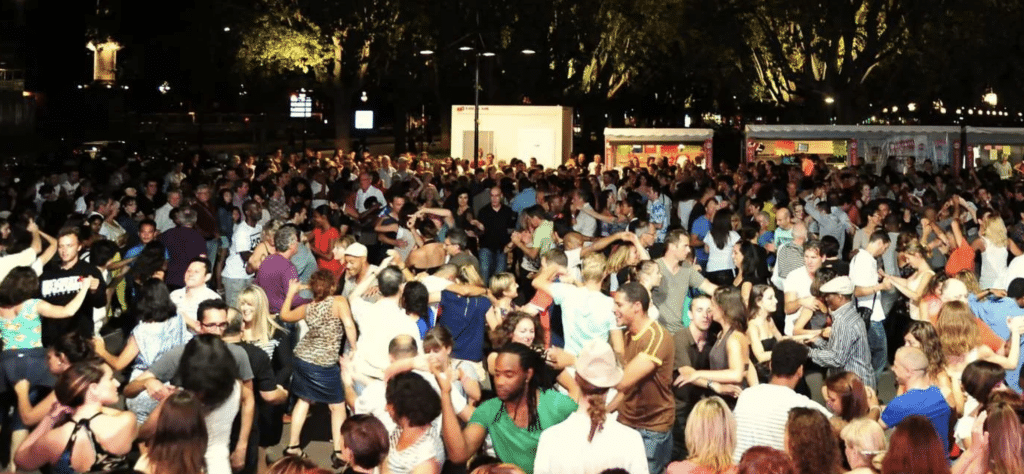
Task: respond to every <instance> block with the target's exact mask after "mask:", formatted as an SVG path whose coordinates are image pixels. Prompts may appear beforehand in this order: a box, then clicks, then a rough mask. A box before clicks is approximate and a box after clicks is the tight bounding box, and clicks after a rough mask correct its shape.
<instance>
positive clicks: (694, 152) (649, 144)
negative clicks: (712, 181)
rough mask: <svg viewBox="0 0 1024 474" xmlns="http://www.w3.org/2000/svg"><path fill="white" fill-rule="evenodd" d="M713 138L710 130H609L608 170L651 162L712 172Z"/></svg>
mask: <svg viewBox="0 0 1024 474" xmlns="http://www.w3.org/2000/svg"><path fill="white" fill-rule="evenodd" d="M713 135H714V131H713V130H711V129H709V128H606V129H604V148H605V168H623V167H626V166H629V165H630V163H631V162H633V163H639V164H640V166H647V163H648V160H649V159H651V158H654V159H655V160H661V159H662V158H668V162H669V164H671V165H675V164H677V163H682V162H691V163H693V164H696V165H697V166H700V167H702V168H710V167H711V165H712V161H713V155H712V145H711V143H712V136H713Z"/></svg>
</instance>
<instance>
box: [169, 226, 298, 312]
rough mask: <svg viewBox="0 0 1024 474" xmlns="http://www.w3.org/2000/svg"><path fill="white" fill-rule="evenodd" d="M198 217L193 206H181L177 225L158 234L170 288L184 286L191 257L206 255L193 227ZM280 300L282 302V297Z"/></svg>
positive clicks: (199, 233)
mask: <svg viewBox="0 0 1024 474" xmlns="http://www.w3.org/2000/svg"><path fill="white" fill-rule="evenodd" d="M198 219H199V214H198V213H196V210H195V209H194V208H192V207H191V206H183V207H181V208H179V209H178V225H177V226H175V227H172V228H171V229H169V230H168V231H167V232H164V233H163V234H162V235H161V236H160V241H161V242H163V244H164V247H165V248H166V249H167V253H168V254H170V259H169V260H168V261H167V273H166V274H165V276H164V281H166V282H167V288H168V289H170V290H176V289H178V288H181V287H183V286H185V269H187V268H188V264H189V262H191V261H192V259H193V258H196V257H199V256H206V240H205V239H203V234H202V233H201V232H199V231H198V230H196V228H195V227H196V220H198ZM281 302H284V299H283V298H282V299H281Z"/></svg>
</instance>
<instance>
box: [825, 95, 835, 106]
mask: <svg viewBox="0 0 1024 474" xmlns="http://www.w3.org/2000/svg"><path fill="white" fill-rule="evenodd" d="M825 103H826V104H829V105H832V104H834V103H836V99H834V98H833V97H832V96H825Z"/></svg>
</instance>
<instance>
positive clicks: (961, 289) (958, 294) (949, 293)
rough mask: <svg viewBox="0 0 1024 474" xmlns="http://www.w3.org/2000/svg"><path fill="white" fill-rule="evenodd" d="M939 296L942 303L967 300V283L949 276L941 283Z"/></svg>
mask: <svg viewBox="0 0 1024 474" xmlns="http://www.w3.org/2000/svg"><path fill="white" fill-rule="evenodd" d="M939 298H940V299H941V300H942V302H943V303H949V302H950V301H963V302H967V285H965V284H964V282H962V281H960V280H957V279H956V278H950V279H948V280H946V281H945V282H943V283H942V287H941V291H940V293H939Z"/></svg>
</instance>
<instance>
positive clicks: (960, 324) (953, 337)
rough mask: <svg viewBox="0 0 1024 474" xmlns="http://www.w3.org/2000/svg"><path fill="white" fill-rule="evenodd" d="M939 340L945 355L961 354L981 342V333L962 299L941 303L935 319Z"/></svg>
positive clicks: (968, 307) (969, 309) (972, 314)
mask: <svg viewBox="0 0 1024 474" xmlns="http://www.w3.org/2000/svg"><path fill="white" fill-rule="evenodd" d="M935 329H936V331H937V332H938V333H939V342H940V343H941V344H942V351H943V352H945V354H946V357H955V356H962V355H964V354H966V353H968V352H970V351H971V350H972V349H974V348H975V347H978V346H979V345H980V344H981V334H980V332H979V331H978V325H977V324H975V322H974V313H972V312H971V308H970V306H967V303H964V302H962V301H950V302H948V303H945V304H943V305H942V309H940V310H939V317H938V319H937V320H936V321H935Z"/></svg>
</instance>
